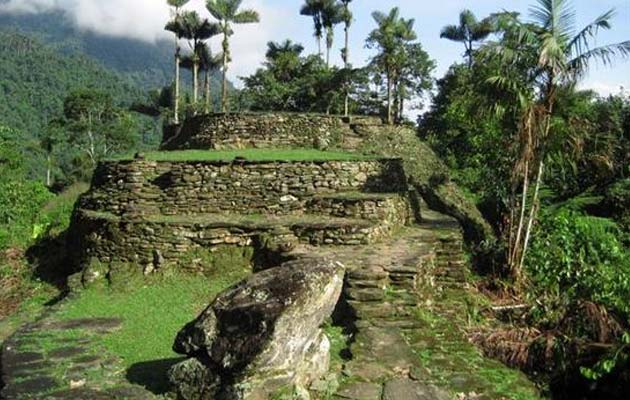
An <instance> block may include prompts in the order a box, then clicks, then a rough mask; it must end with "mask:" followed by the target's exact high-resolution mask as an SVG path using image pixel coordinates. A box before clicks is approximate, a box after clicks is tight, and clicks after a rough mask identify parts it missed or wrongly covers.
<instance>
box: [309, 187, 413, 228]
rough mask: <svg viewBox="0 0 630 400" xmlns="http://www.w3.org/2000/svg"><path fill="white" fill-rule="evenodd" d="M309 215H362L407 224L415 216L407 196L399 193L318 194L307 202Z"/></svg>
mask: <svg viewBox="0 0 630 400" xmlns="http://www.w3.org/2000/svg"><path fill="white" fill-rule="evenodd" d="M305 209H306V212H307V213H309V214H320V215H330V216H332V217H340V218H361V219H367V220H377V221H382V222H385V223H390V224H396V225H404V224H406V223H407V222H408V221H409V220H410V218H411V209H410V206H409V203H408V201H407V199H406V198H405V197H404V196H403V195H401V194H398V193H370V192H338V193H333V194H322V195H315V196H314V197H313V198H311V199H310V200H308V201H307V203H306V205H305Z"/></svg>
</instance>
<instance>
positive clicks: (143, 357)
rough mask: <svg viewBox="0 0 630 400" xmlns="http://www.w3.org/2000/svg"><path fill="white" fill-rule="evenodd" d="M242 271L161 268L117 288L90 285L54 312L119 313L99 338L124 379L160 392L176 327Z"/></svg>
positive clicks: (171, 359) (101, 315)
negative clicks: (115, 325) (118, 324)
mask: <svg viewBox="0 0 630 400" xmlns="http://www.w3.org/2000/svg"><path fill="white" fill-rule="evenodd" d="M248 273H250V271H248V270H246V269H239V270H233V271H229V272H226V271H223V273H221V274H213V275H211V276H204V275H188V274H170V275H168V274H165V275H161V276H156V277H155V278H152V279H150V280H148V281H147V282H145V284H143V285H139V286H136V287H134V288H133V289H130V290H122V291H112V290H110V289H108V288H105V287H99V286H95V287H91V288H89V289H86V290H85V291H83V292H81V293H80V294H78V295H77V296H76V297H74V298H71V299H70V300H68V301H67V303H66V304H65V305H63V306H62V307H61V310H60V311H59V314H58V316H59V318H60V319H67V320H70V319H77V318H120V319H122V320H123V326H122V328H121V329H120V330H118V331H116V332H113V333H111V334H108V335H106V336H104V337H103V338H102V345H103V347H104V349H105V350H106V351H107V352H109V353H111V354H112V355H115V356H117V357H119V358H120V359H121V360H122V363H123V366H124V367H125V368H126V369H127V377H128V379H129V380H130V381H132V382H133V383H137V384H140V385H143V386H146V387H148V388H149V389H151V390H152V391H154V392H158V393H162V392H164V391H166V390H167V383H166V379H165V376H166V370H167V368H168V367H169V366H170V365H172V364H173V363H174V362H176V361H177V360H179V359H180V356H178V355H177V354H175V353H174V352H173V350H172V349H171V346H172V344H173V340H174V338H175V335H176V334H177V332H178V331H179V330H180V329H181V328H182V327H183V326H184V324H186V323H187V322H189V321H191V320H192V319H194V318H195V317H196V316H197V315H198V314H199V313H200V312H201V311H202V310H203V309H204V308H205V307H206V306H207V305H208V304H209V303H210V302H211V300H212V299H213V298H214V297H215V296H216V295H217V294H218V293H219V292H221V291H222V290H224V289H225V288H227V287H228V286H230V285H231V284H233V283H235V282H237V281H239V280H240V279H242V278H243V277H245V276H246V275H247V274H248Z"/></svg>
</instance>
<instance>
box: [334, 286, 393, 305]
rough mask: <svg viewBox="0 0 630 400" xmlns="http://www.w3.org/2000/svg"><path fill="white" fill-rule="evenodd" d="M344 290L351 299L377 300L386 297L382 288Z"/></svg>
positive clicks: (362, 300)
mask: <svg viewBox="0 0 630 400" xmlns="http://www.w3.org/2000/svg"><path fill="white" fill-rule="evenodd" d="M343 292H344V294H345V295H346V297H347V298H348V299H349V300H355V301H360V302H376V301H383V300H384V299H385V291H384V290H382V289H371V288H366V289H358V288H345V289H344V291H343Z"/></svg>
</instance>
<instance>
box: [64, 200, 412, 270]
mask: <svg viewBox="0 0 630 400" xmlns="http://www.w3.org/2000/svg"><path fill="white" fill-rule="evenodd" d="M399 212H400V213H401V214H403V215H404V213H406V207H404V206H403V205H402V204H401V208H400V209H399ZM392 219H395V220H401V219H402V217H400V216H397V217H393V218H392ZM397 226H398V225H397V224H396V223H394V222H393V221H391V222H390V221H387V220H383V221H365V220H347V219H346V220H339V219H330V220H324V217H323V216H322V218H321V219H320V220H318V219H317V218H315V219H313V218H311V219H309V220H306V221H290V220H280V221H278V220H265V219H261V220H260V221H257V222H252V221H248V222H239V216H238V215H225V216H223V217H222V218H221V220H212V219H211V218H207V219H206V218H204V216H198V218H196V219H194V220H189V221H186V220H184V219H181V218H177V219H173V220H168V219H161V220H160V219H145V218H140V219H128V218H121V217H118V216H114V215H111V214H105V213H97V212H92V211H86V210H76V211H75V215H74V220H73V225H72V227H71V231H70V235H69V241H70V242H69V243H68V244H69V247H70V248H72V249H74V251H73V263H74V264H75V265H76V266H77V267H80V266H81V265H85V264H86V263H89V262H90V261H93V260H97V261H99V262H103V263H110V262H129V263H134V264H137V265H153V267H155V268H159V265H158V264H182V263H183V262H185V258H186V255H187V254H189V253H190V252H191V251H193V250H195V249H201V248H203V249H210V250H211V249H213V248H220V247H221V246H226V245H227V246H239V247H245V246H253V247H256V246H258V245H260V244H261V243H262V242H264V241H269V240H271V241H272V242H273V243H278V244H281V245H287V244H296V243H305V244H312V245H335V246H352V245H367V244H371V243H374V242H376V241H378V240H380V239H382V238H384V237H388V236H389V235H390V234H391V233H392V231H393V230H394V229H395V228H396V227H397Z"/></svg>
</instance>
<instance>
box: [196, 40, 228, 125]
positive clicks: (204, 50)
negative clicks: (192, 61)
mask: <svg viewBox="0 0 630 400" xmlns="http://www.w3.org/2000/svg"><path fill="white" fill-rule="evenodd" d="M221 59H222V56H221V54H219V55H213V54H212V52H211V51H210V46H208V44H207V43H202V45H201V46H200V49H199V61H200V63H199V67H200V69H201V71H203V72H204V93H205V94H204V98H205V108H204V110H205V112H206V114H209V113H210V111H211V110H212V109H213V107H212V97H211V92H210V83H211V82H210V78H211V76H212V72H214V71H216V70H218V69H219V68H220V67H221Z"/></svg>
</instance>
